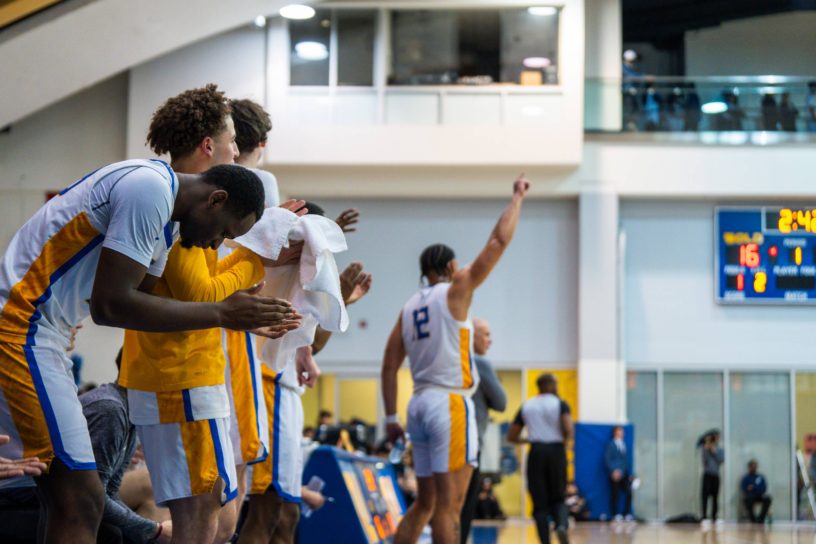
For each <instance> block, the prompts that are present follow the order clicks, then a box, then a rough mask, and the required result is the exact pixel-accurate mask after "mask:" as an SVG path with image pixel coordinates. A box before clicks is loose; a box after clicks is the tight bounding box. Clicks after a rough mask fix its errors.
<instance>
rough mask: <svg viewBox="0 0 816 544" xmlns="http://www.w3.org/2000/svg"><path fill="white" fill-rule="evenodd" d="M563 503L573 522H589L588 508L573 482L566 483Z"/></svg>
mask: <svg viewBox="0 0 816 544" xmlns="http://www.w3.org/2000/svg"><path fill="white" fill-rule="evenodd" d="M564 502H565V503H566V504H567V510H568V511H569V515H570V517H571V518H572V519H574V520H575V521H587V520H589V507H588V506H587V503H586V499H585V498H584V497H582V496H581V492H580V491H579V490H578V486H577V485H576V484H575V482H569V483H567V498H566V499H565V501H564Z"/></svg>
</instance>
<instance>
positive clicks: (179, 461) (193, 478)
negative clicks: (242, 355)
mask: <svg viewBox="0 0 816 544" xmlns="http://www.w3.org/2000/svg"><path fill="white" fill-rule="evenodd" d="M148 143H149V144H150V145H151V147H152V148H153V150H154V151H155V152H157V153H160V154H161V153H169V154H170V157H171V164H172V166H173V167H174V168H176V169H178V170H179V171H185V172H196V171H201V170H206V169H207V168H209V167H211V166H212V165H214V164H219V163H224V162H232V161H233V160H234V159H235V157H236V156H237V155H238V150H237V147H236V145H235V131H234V127H233V121H232V118H231V115H230V105H229V102H228V100H227V99H226V98H225V97H224V95H223V93H221V92H219V91H218V90H217V88H216V87H215V86H214V85H208V86H206V87H203V88H199V89H192V90H189V91H185V92H184V93H181V94H180V95H178V96H176V97H173V98H171V99H169V100H168V101H167V102H166V103H165V104H164V105H162V106H161V107H160V108H159V109H158V110H157V111H156V113H155V114H154V116H153V119H152V122H151V125H150V130H149V133H148ZM253 175H254V174H253ZM301 204H302V203H295V204H294V206H299V205H301ZM217 248H218V246H217V245H212V246H210V247H206V248H184V247H180V246H178V245H176V246H174V247H173V249H172V250H171V252H170V255H169V257H168V260H167V266H166V268H165V272H164V275H163V276H162V278H161V281H160V282H159V283H158V285H157V286H156V287H155V289H154V293H155V294H158V295H160V296H163V297H167V298H175V299H178V300H188V301H217V300H221V299H223V298H225V297H228V296H229V295H230V294H231V293H233V292H235V291H237V290H240V289H245V288H247V287H250V286H253V285H256V284H258V282H260V281H261V280H262V278H263V265H262V263H261V261H260V259H259V258H258V257H257V256H255V255H254V254H253V253H251V252H249V251H248V250H246V249H239V250H236V251H235V252H233V253H232V254H231V255H229V256H228V257H227V258H225V259H222V260H218V254H217ZM297 317H298V316H296V315H294V316H293V319H290V320H288V321H286V322H284V323H283V324H282V325H281V326H279V327H278V328H277V329H276V331H275V332H277V334H281V333H284V332H285V331H286V330H290V329H292V328H295V327H297V325H298V321H297ZM224 365H225V360H224V353H223V349H222V345H221V331H220V329H208V330H201V331H191V332H182V333H174V334H155V333H144V332H136V331H127V332H126V334H125V346H124V351H123V364H122V372H121V375H120V384H121V385H123V386H125V387H127V388H128V399H129V402H130V417H131V421H132V422H133V423H134V424H136V426H137V431H138V432H139V435H140V437H141V440H142V445H143V447H144V451H145V459H146V461H147V465H148V469H149V471H150V476H151V481H152V484H153V491H154V495H155V497H156V502H157V503H158V504H166V505H167V506H168V507H169V509H170V514H171V519H172V521H173V529H174V530H173V532H174V538H175V539H176V540H177V541H178V542H213V541H226V540H227V539H228V538H229V537H230V536H231V534H232V531H233V529H234V525H235V519H236V517H237V511H236V508H235V503H230V501H231V500H232V499H234V498H235V496H236V494H237V477H236V474H235V463H234V460H233V449H232V444H231V442H230V439H229V426H230V422H229V413H230V405H229V396H228V394H227V390H226V386H225V383H224ZM227 503H230V504H228V506H227V507H225V508H223V510H222V508H221V507H222V505H225V504H227ZM219 514H221V515H220V516H219ZM219 518H220V523H219Z"/></svg>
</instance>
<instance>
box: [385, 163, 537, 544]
mask: <svg viewBox="0 0 816 544" xmlns="http://www.w3.org/2000/svg"><path fill="white" fill-rule="evenodd" d="M529 186H530V184H529V182H528V181H527V180H526V179H524V177H523V176H520V177H519V178H518V179H517V180H516V181H515V183H514V185H513V198H512V200H511V201H510V204H509V205H508V206H507V208H506V209H505V210H504V213H503V214H502V216H501V217H500V218H499V221H498V223H497V224H496V226H495V227H494V229H493V232H492V234H491V235H490V239H489V240H488V242H487V245H486V246H485V247H484V249H482V251H481V253H479V256H478V257H476V260H474V261H473V263H471V264H470V265H468V266H465V267H463V268H459V267H458V266H457V262H456V257H455V255H454V253H453V250H452V249H451V248H449V247H448V246H446V245H444V244H436V245H432V246H430V247H428V248H426V249H425V250H424V251H423V252H422V255H421V256H420V268H421V270H422V276H423V277H424V278H426V279H427V281H428V286H427V287H423V288H422V289H421V290H420V291H419V292H418V293H416V294H415V295H414V296H413V297H411V298H410V299H409V300H408V302H407V303H406V304H405V306H404V307H403V309H402V313H401V314H400V317H399V319H398V320H397V324H396V325H395V326H394V329H393V330H392V331H391V335H390V337H389V338H388V344H387V345H386V348H385V355H384V358H383V368H382V388H383V399H384V401H385V412H386V414H387V415H386V431H387V434H388V437H389V439H391V440H392V441H395V440H397V439H399V438H400V437H402V436H403V429H402V426H401V425H400V423H399V420H398V418H397V371H398V370H399V367H400V366H401V365H402V362H403V360H404V359H405V356H406V353H407V355H408V359H409V361H410V365H411V375H412V376H413V379H414V395H413V396H412V397H411V401H410V403H409V405H408V433H409V434H410V438H411V441H412V442H413V446H414V453H413V456H414V468H415V470H416V475H417V484H418V486H417V487H418V490H417V499H416V501H415V502H414V503H413V505H411V507H410V508H409V509H408V512H407V513H406V515H405V517H404V518H403V519H402V521H401V523H400V524H399V527H398V529H397V534H396V536H395V539H394V542H395V543H396V544H405V543H415V542H416V541H417V540H418V539H419V536H420V533H421V532H422V529H423V528H424V527H425V525H426V524H427V523H428V521H430V523H431V533H432V538H433V541H434V543H435V544H458V542H459V539H460V535H459V515H460V512H461V510H462V505H463V502H464V499H465V492H466V490H467V487H468V483H469V482H470V477H471V473H472V471H473V467H474V466H475V465H476V451H477V447H478V443H477V442H478V441H477V438H476V422H475V418H474V410H473V403H472V402H471V400H470V396H471V395H472V394H473V392H474V391H475V389H476V387H477V385H478V381H479V376H478V372H477V371H476V368H475V367H474V365H473V361H472V349H473V341H472V332H473V325H472V323H471V321H470V317H469V314H468V312H469V310H470V304H471V301H472V299H473V292H474V291H475V290H476V288H477V287H479V286H480V285H481V284H482V283H483V282H484V281H485V280H486V279H487V277H488V275H489V274H490V272H491V270H493V267H494V266H496V263H498V262H499V258H501V256H502V254H503V253H504V250H505V249H506V248H507V246H508V245H509V244H510V240H511V239H512V238H513V233H514V232H515V230H516V225H517V224H518V219H519V215H520V214H521V204H522V201H523V200H524V196H525V195H526V193H527V190H528V188H529Z"/></svg>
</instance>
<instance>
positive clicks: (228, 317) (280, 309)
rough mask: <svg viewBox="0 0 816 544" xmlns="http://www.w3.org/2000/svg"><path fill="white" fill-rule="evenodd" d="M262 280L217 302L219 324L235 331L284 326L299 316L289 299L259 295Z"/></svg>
mask: <svg viewBox="0 0 816 544" xmlns="http://www.w3.org/2000/svg"><path fill="white" fill-rule="evenodd" d="M262 288H263V282H261V283H259V284H258V285H256V286H255V287H252V288H251V289H243V290H241V291H236V292H235V293H233V294H232V295H230V296H229V297H227V298H226V299H224V301H223V302H221V303H219V309H220V311H221V326H222V327H224V328H225V329H233V330H237V331H251V330H254V329H262V328H266V327H279V326H285V325H286V324H287V323H289V322H292V321H297V320H299V319H300V318H301V316H300V314H298V313H297V312H296V311H295V309H294V308H293V307H292V305H291V304H290V303H289V301H286V300H282V299H277V298H273V297H263V296H259V295H258V293H260V291H261V289H262Z"/></svg>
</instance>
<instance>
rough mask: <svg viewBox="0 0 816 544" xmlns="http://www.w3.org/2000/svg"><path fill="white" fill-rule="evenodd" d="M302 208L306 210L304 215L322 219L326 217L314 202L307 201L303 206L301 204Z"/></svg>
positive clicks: (324, 212)
mask: <svg viewBox="0 0 816 544" xmlns="http://www.w3.org/2000/svg"><path fill="white" fill-rule="evenodd" d="M303 207H304V208H306V209H307V210H308V211H307V212H306V215H320V216H322V217H326V211H325V210H324V209H323V208H321V207H320V206H318V205H317V204H315V203H314V202H310V201H309V200H307V201H306V202H305V204H303Z"/></svg>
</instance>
